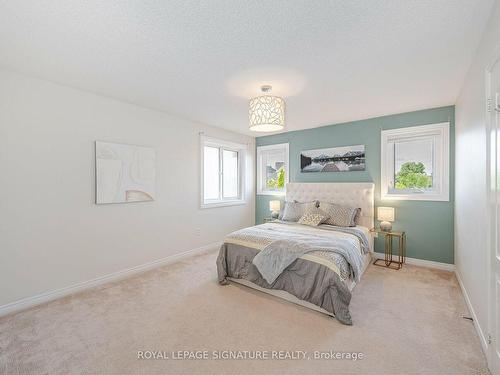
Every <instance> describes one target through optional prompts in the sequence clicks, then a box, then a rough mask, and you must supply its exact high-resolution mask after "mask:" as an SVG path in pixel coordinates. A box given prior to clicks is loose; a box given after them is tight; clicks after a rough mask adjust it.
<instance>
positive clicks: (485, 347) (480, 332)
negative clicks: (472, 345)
mask: <svg viewBox="0 0 500 375" xmlns="http://www.w3.org/2000/svg"><path fill="white" fill-rule="evenodd" d="M455 276H456V277H457V280H458V284H459V285H460V289H462V294H463V295H464V299H465V303H466V304H467V308H468V309H469V312H470V315H471V318H472V319H473V323H474V327H475V328H476V332H477V334H478V336H479V341H481V347H482V348H483V352H484V355H485V356H486V357H488V342H487V340H486V336H485V335H484V333H483V330H482V328H481V325H480V324H479V321H478V320H477V316H476V312H475V311H474V308H473V307H472V303H471V301H470V298H469V294H467V290H466V289H465V286H464V283H463V282H462V278H461V277H460V273H459V272H458V270H455Z"/></svg>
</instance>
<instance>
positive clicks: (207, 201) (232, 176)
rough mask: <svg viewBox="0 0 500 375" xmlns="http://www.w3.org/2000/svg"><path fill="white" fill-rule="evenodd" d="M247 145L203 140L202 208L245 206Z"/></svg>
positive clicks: (208, 139)
mask: <svg viewBox="0 0 500 375" xmlns="http://www.w3.org/2000/svg"><path fill="white" fill-rule="evenodd" d="M245 148H246V146H245V145H240V144H236V143H231V142H226V141H221V140H218V139H214V138H208V137H201V165H202V171H203V173H202V178H201V181H202V182H201V191H202V193H201V202H202V203H201V207H202V208H208V207H218V206H230V205H235V204H243V203H244V200H243V196H244V195H243V168H244V165H245V164H244V155H245V152H244V150H245Z"/></svg>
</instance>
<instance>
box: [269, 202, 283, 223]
mask: <svg viewBox="0 0 500 375" xmlns="http://www.w3.org/2000/svg"><path fill="white" fill-rule="evenodd" d="M280 208H281V202H280V201H269V211H271V212H272V214H271V217H272V218H273V219H277V218H278V216H279V213H280Z"/></svg>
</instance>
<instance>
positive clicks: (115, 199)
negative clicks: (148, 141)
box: [95, 141, 156, 204]
mask: <svg viewBox="0 0 500 375" xmlns="http://www.w3.org/2000/svg"><path fill="white" fill-rule="evenodd" d="M95 160H96V204H106V203H127V202H142V201H152V200H154V197H155V163H156V161H155V150H154V149H153V148H149V147H142V146H133V145H125V144H118V143H108V142H100V141H96V143H95Z"/></svg>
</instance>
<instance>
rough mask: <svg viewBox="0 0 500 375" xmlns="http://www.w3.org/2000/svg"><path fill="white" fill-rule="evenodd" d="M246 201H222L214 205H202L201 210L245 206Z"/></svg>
mask: <svg viewBox="0 0 500 375" xmlns="http://www.w3.org/2000/svg"><path fill="white" fill-rule="evenodd" d="M245 203H246V201H245V200H243V199H235V200H231V201H220V202H213V203H202V204H201V205H200V208H201V209H205V208H216V207H229V206H241V205H243V204H245Z"/></svg>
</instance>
